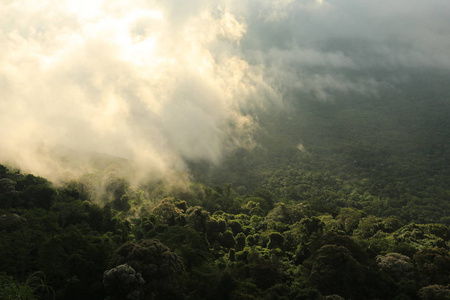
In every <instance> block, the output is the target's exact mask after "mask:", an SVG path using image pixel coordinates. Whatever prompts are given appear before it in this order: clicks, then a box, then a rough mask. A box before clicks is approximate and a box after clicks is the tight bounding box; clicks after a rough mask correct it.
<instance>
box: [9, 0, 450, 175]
mask: <svg viewBox="0 0 450 300" xmlns="http://www.w3.org/2000/svg"><path fill="white" fill-rule="evenodd" d="M449 20H450V3H449V2H448V1H445V0H431V1H427V2H411V1H406V0H396V1H393V2H392V1H391V2H389V3H387V4H386V3H380V2H379V1H375V0H368V1H363V2H358V3H356V2H354V1H349V0H328V1H327V0H323V1H322V0H320V1H319V0H298V1H295V0H278V1H255V0H246V1H234V0H221V1H215V2H214V3H211V2H210V1H203V0H195V1H189V2H182V1H176V0H170V1H164V2H161V1H145V2H142V1H127V2H116V1H102V0H93V1H84V0H80V1H56V0H49V1H45V2H41V3H37V2H35V1H28V0H10V1H3V2H2V4H0V49H1V51H0V94H1V99H0V138H1V140H2V143H1V145H0V161H1V162H5V163H6V162H7V163H12V164H15V165H17V166H19V167H20V168H22V169H24V170H26V171H29V172H34V173H37V174H40V175H42V176H47V177H49V178H52V179H55V178H58V177H60V176H61V174H65V175H64V176H65V177H69V176H73V175H74V174H82V173H83V172H86V171H89V170H90V169H91V166H92V164H91V162H90V159H80V157H83V156H84V155H85V154H86V153H89V154H92V153H94V154H95V155H109V156H111V157H117V158H122V159H126V160H127V161H129V162H130V163H131V164H132V165H133V166H134V169H133V170H135V171H134V173H135V174H140V175H139V176H140V177H146V176H149V175H151V176H154V177H156V178H163V177H164V176H167V175H168V174H173V173H174V174H176V173H179V172H182V171H184V170H185V161H186V160H206V161H209V162H211V163H216V164H218V163H220V160H221V158H222V156H223V155H224V153H226V152H227V151H229V150H230V149H232V148H233V147H236V146H244V147H252V146H253V145H254V142H253V140H252V132H253V130H254V129H255V128H257V126H258V124H257V119H256V118H255V117H254V112H255V111H256V110H258V109H269V108H270V107H271V106H272V105H273V104H274V103H275V104H280V103H281V99H282V98H283V95H284V94H289V93H291V92H292V91H296V90H299V91H304V92H309V93H311V94H312V95H314V96H315V97H316V98H318V99H321V100H327V99H329V98H332V95H333V94H334V93H335V92H357V93H362V94H376V93H377V90H378V89H379V88H380V86H383V84H385V83H386V81H389V80H391V78H392V77H389V76H385V77H384V76H381V77H380V76H379V75H375V73H373V72H372V70H374V69H377V70H378V71H379V70H380V69H381V70H382V72H385V73H384V74H388V73H389V72H391V71H392V70H400V69H403V70H404V69H411V68H416V69H421V68H440V69H449V68H450V58H449V56H448V53H449V51H450V24H449V22H450V21H449ZM355 74H357V75H356V77H355ZM361 74H362V75H361ZM383 78H384V79H383ZM291 94H292V93H291ZM55 153H56V154H55ZM67 153H70V154H67ZM95 155H94V156H95ZM55 156H57V157H59V159H55ZM71 157H77V159H78V161H82V162H83V163H76V164H74V163H70V158H71Z"/></svg>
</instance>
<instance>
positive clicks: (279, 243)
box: [0, 70, 450, 300]
mask: <svg viewBox="0 0 450 300" xmlns="http://www.w3.org/2000/svg"><path fill="white" fill-rule="evenodd" d="M399 72H400V71H399ZM400 73H401V72H400ZM374 74H376V72H374ZM348 76H352V74H348ZM354 76H357V75H354ZM377 76H378V78H377V80H379V81H380V82H384V83H385V85H384V86H383V87H382V88H380V89H378V92H377V93H376V94H370V95H364V94H361V93H352V92H345V91H343V92H341V93H339V92H334V93H333V97H332V98H330V99H327V100H324V101H321V100H317V99H316V98H315V97H314V95H312V94H310V93H308V92H297V93H295V92H292V95H291V96H290V98H289V99H291V100H289V102H288V103H287V104H286V107H285V108H283V109H280V110H277V111H276V112H273V111H260V112H258V114H257V118H258V122H259V128H258V129H257V131H256V132H255V134H254V141H255V143H254V144H255V146H254V147H253V148H248V147H247V148H239V147H238V148H235V149H233V150H232V151H229V152H228V153H227V155H226V156H225V157H224V158H223V160H222V162H221V163H219V164H217V163H216V164H211V163H209V162H207V161H203V160H195V159H191V160H189V163H188V165H189V171H187V172H188V174H187V175H186V176H188V177H189V178H190V183H189V184H188V186H183V187H176V186H175V187H171V188H167V187H166V186H165V183H164V182H162V181H161V182H159V181H153V180H148V182H147V183H145V184H134V183H132V182H130V181H128V180H127V179H126V178H122V177H120V176H119V175H118V174H119V173H118V172H116V170H117V169H118V168H119V163H117V162H114V158H111V163H110V165H109V166H107V167H105V168H104V169H101V170H98V171H96V172H92V173H89V174H85V175H83V176H81V177H79V178H77V179H73V180H70V181H66V182H64V183H61V184H53V183H52V182H50V181H49V180H47V179H45V178H42V177H39V176H35V175H33V174H26V173H23V172H21V171H20V170H18V169H16V168H14V167H10V166H3V165H1V166H0V298H1V299H24V300H25V299H108V300H116V299H117V300H119V299H121V300H122V299H129V300H138V299H215V300H216V299H224V300H225V299H230V300H231V299H236V300H237V299H265V300H275V299H286V300H287V299H296V300H300V299H336V300H337V299H354V300H356V299H397V300H400V299H402V300H406V299H420V300H431V299H450V252H449V250H450V118H449V116H450V86H449V85H448V82H449V81H450V74H449V73H448V72H445V71H442V70H441V71H439V70H432V71H429V72H426V71H423V72H422V71H419V70H416V71H413V72H411V70H409V72H408V76H409V78H408V80H405V81H403V82H398V83H396V84H395V85H393V84H389V79H385V80H384V81H383V76H384V75H383V73H382V72H381V73H380V74H379V75H377ZM120 163H123V161H121V162H120Z"/></svg>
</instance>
